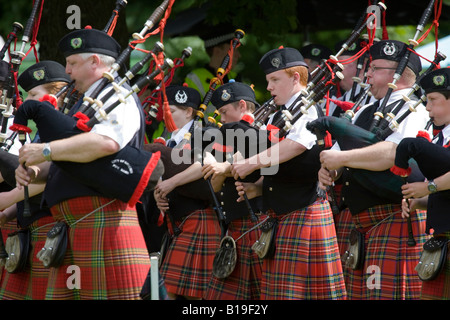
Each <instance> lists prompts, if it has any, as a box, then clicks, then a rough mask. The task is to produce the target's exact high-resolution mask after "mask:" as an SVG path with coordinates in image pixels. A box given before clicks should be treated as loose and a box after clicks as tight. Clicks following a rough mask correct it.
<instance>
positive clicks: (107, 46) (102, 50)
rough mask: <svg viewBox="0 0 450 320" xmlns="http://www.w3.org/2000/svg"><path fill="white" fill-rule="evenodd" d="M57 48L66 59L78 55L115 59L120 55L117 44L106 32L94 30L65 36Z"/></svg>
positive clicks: (83, 30) (73, 32) (85, 30)
mask: <svg viewBox="0 0 450 320" xmlns="http://www.w3.org/2000/svg"><path fill="white" fill-rule="evenodd" d="M58 47H59V49H60V50H61V52H62V53H63V54H64V57H68V56H70V55H72V54H78V53H86V52H88V53H99V54H104V55H107V56H111V57H113V58H117V57H118V56H119V53H120V45H119V43H118V42H117V41H116V40H115V39H114V38H113V37H111V36H109V35H108V34H107V33H106V32H104V31H100V30H96V29H89V28H86V29H80V30H75V31H72V32H71V33H69V34H67V35H65V36H64V37H63V38H62V39H61V40H60V41H59V43H58Z"/></svg>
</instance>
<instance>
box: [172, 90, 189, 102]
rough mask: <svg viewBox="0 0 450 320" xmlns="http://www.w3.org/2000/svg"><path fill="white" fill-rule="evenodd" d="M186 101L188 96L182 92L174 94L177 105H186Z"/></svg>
mask: <svg viewBox="0 0 450 320" xmlns="http://www.w3.org/2000/svg"><path fill="white" fill-rule="evenodd" d="M187 99H188V96H187V94H186V92H184V91H181V90H178V91H177V93H176V94H175V101H176V102H177V103H186V101H187Z"/></svg>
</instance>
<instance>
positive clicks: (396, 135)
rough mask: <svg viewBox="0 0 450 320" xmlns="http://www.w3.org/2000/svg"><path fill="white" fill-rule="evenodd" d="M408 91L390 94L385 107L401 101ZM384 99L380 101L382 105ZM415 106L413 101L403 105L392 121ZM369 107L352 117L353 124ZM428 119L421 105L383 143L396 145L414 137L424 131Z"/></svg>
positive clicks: (426, 112)
mask: <svg viewBox="0 0 450 320" xmlns="http://www.w3.org/2000/svg"><path fill="white" fill-rule="evenodd" d="M409 91H410V89H408V88H407V89H402V90H397V91H394V92H392V94H391V96H390V98H389V101H388V103H387V105H389V104H390V103H393V102H395V101H397V100H400V99H402V95H406V94H407V93H408V92H409ZM383 100H384V98H383V99H382V100H381V101H380V103H383ZM413 104H415V101H410V102H407V103H405V104H404V105H403V107H402V109H401V110H400V111H399V112H398V113H397V115H396V116H395V118H394V120H397V119H398V118H399V117H400V116H401V115H402V114H404V113H405V112H406V111H407V110H408V109H409V106H410V105H413ZM368 106H369V105H365V106H363V107H362V108H361V109H360V110H359V111H358V112H357V113H356V114H355V116H354V117H353V123H354V122H355V121H356V119H357V118H358V116H359V115H360V114H361V112H362V111H363V110H364V109H365V108H367V107H368ZM429 119H430V117H429V115H428V111H427V110H426V109H425V106H424V105H423V104H422V103H421V104H420V105H419V106H418V107H417V108H416V112H411V113H410V114H409V115H408V116H407V117H406V119H405V120H403V121H402V122H401V123H400V125H399V127H398V129H397V130H396V131H394V132H393V133H392V134H391V135H389V136H388V137H387V138H386V139H385V141H391V142H394V143H396V144H399V143H400V141H401V140H402V139H403V138H410V137H416V136H417V133H418V132H419V131H420V130H424V129H425V126H426V124H427V122H428V120H429Z"/></svg>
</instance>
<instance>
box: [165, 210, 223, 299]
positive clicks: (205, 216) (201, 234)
mask: <svg viewBox="0 0 450 320" xmlns="http://www.w3.org/2000/svg"><path fill="white" fill-rule="evenodd" d="M220 235H221V230H220V226H219V222H218V220H217V217H216V214H215V212H214V210H213V209H211V208H206V209H204V210H197V211H194V212H193V213H191V214H190V215H189V216H188V217H187V218H186V219H185V220H184V222H183V224H182V225H181V233H180V234H179V235H178V236H177V237H175V238H174V239H173V240H172V243H171V244H170V246H169V248H168V249H167V253H166V256H165V258H164V261H163V263H162V265H161V277H162V278H164V281H165V285H166V289H167V292H169V293H173V294H176V295H181V296H189V297H199V298H202V297H203V296H204V295H205V293H206V289H207V287H208V283H209V280H210V278H211V273H212V264H213V261H214V256H215V254H216V251H217V249H218V247H219V244H220Z"/></svg>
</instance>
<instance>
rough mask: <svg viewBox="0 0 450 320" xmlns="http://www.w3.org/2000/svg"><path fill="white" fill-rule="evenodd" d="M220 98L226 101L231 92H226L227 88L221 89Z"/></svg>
mask: <svg viewBox="0 0 450 320" xmlns="http://www.w3.org/2000/svg"><path fill="white" fill-rule="evenodd" d="M220 98H221V99H222V101H228V100H230V98H231V94H230V93H228V91H227V90H223V91H222V96H221V97H220Z"/></svg>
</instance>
